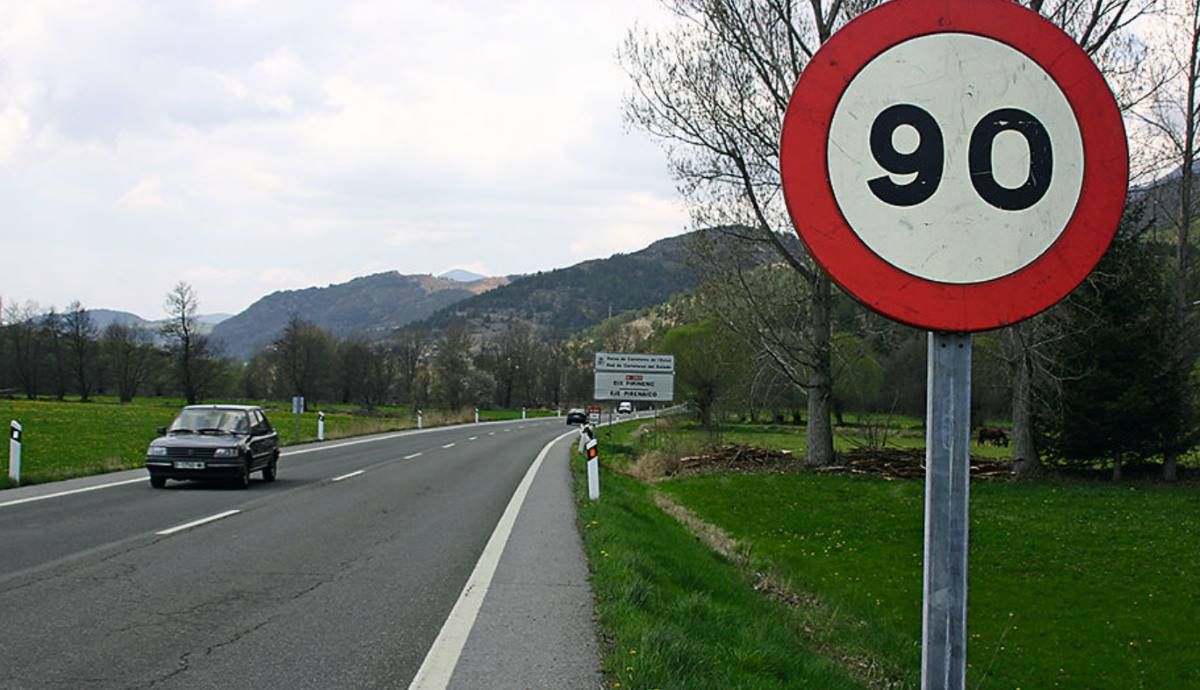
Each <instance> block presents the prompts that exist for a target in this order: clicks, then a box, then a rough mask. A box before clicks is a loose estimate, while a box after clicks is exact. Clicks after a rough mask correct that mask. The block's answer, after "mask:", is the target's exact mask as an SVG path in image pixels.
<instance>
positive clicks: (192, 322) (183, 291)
mask: <svg viewBox="0 0 1200 690" xmlns="http://www.w3.org/2000/svg"><path fill="white" fill-rule="evenodd" d="M199 304H200V302H199V299H198V298H197V297H196V291H195V289H193V288H192V286H191V285H189V284H188V283H185V282H183V281H180V282H178V283H176V284H175V287H173V288H171V291H170V292H168V293H167V300H166V303H165V304H164V309H165V310H166V312H167V322H166V323H165V324H164V325H163V326H162V328H161V331H160V332H161V333H162V335H163V337H165V338H167V339H168V340H169V341H170V343H171V354H172V357H173V359H174V360H175V371H176V376H177V380H178V383H179V387H180V390H181V392H182V393H183V397H184V398H186V399H187V403H188V404H189V405H195V404H196V402H197V400H199V399H200V395H201V392H202V389H203V388H204V387H205V384H206V383H207V380H208V377H209V374H210V373H211V372H210V369H211V367H209V366H208V365H209V362H207V359H208V356H209V349H210V348H209V344H208V338H207V337H205V336H204V335H202V334H201V333H200V332H199V330H198V325H199V324H198V323H197V322H196V309H197V308H198V307H199Z"/></svg>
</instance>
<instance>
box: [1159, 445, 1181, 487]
mask: <svg viewBox="0 0 1200 690" xmlns="http://www.w3.org/2000/svg"><path fill="white" fill-rule="evenodd" d="M1178 468H1179V451H1175V450H1168V451H1167V452H1165V453H1163V474H1162V478H1163V481H1167V482H1173V481H1175V480H1176V479H1178V478H1179V470H1178Z"/></svg>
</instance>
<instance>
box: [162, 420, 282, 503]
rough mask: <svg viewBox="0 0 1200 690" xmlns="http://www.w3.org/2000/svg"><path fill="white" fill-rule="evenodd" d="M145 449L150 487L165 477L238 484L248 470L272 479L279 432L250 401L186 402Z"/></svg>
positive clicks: (242, 482)
mask: <svg viewBox="0 0 1200 690" xmlns="http://www.w3.org/2000/svg"><path fill="white" fill-rule="evenodd" d="M158 432H159V436H160V437H159V438H156V439H154V440H153V441H151V442H150V447H149V448H147V449H146V469H147V470H148V471H149V472H150V485H151V486H153V487H154V488H156V489H161V488H162V487H164V486H166V484H167V480H168V479H219V480H226V481H229V480H232V481H234V482H236V483H237V484H238V485H239V486H241V487H242V488H246V487H248V486H249V485H250V474H251V473H252V472H258V471H260V470H261V471H262V477H263V479H264V480H266V481H268V482H273V481H275V474H276V472H277V471H278V467H279V434H277V433H276V432H275V429H273V428H272V427H271V423H270V422H269V421H267V415H266V414H264V413H263V411H262V408H261V407H256V406H253V405H189V406H187V407H185V408H183V410H181V411H180V412H179V416H178V417H176V418H175V421H174V422H171V426H169V427H166V428H164V429H159V430H158Z"/></svg>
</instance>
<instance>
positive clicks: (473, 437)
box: [467, 436, 479, 441]
mask: <svg viewBox="0 0 1200 690" xmlns="http://www.w3.org/2000/svg"><path fill="white" fill-rule="evenodd" d="M478 439H479V437H478V436H471V437H469V438H467V440H468V441H476V440H478Z"/></svg>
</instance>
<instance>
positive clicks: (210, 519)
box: [155, 510, 242, 537]
mask: <svg viewBox="0 0 1200 690" xmlns="http://www.w3.org/2000/svg"><path fill="white" fill-rule="evenodd" d="M240 512H242V511H240V510H227V511H225V512H224V513H217V514H216V515H209V516H208V517H206V518H200V519H199V520H192V521H191V522H187V523H184V524H182V525H176V526H174V527H171V528H170V529H165V530H163V531H161V532H155V534H157V535H158V536H160V537H165V536H167V535H168V534H175V533H176V532H182V531H183V530H185V529H191V528H193V527H199V526H200V525H203V524H207V523H209V522H214V521H216V520H220V519H222V518H227V517H229V516H230V515H237V514H238V513H240Z"/></svg>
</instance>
